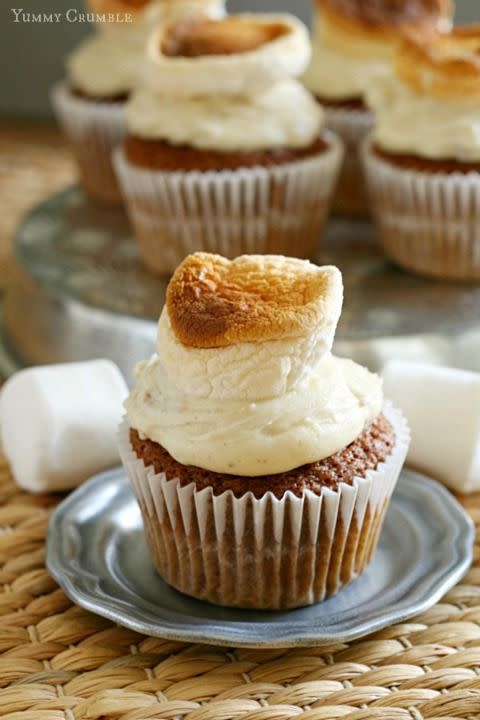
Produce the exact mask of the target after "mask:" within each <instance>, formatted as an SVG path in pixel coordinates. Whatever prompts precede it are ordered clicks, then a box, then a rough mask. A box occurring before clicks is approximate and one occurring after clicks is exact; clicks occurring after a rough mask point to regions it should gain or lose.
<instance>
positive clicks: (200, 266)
mask: <svg viewBox="0 0 480 720" xmlns="http://www.w3.org/2000/svg"><path fill="white" fill-rule="evenodd" d="M341 292H342V291H341V275H340V273H339V271H338V270H337V269H336V268H329V267H326V268H318V267H316V266H315V265H311V264H310V263H307V262H305V261H299V260H296V259H293V258H285V257H282V256H274V255H263V256H262V255H244V256H241V257H239V258H236V259H235V260H233V261H231V260H227V259H226V258H224V257H222V256H220V255H213V254H209V253H194V254H193V255H189V256H188V257H187V258H186V259H185V260H184V261H183V263H182V264H181V265H180V266H179V267H178V268H177V270H176V272H175V274H174V275H173V277H172V279H171V281H170V284H169V287H168V290H167V309H168V315H169V318H170V322H171V325H172V329H173V332H174V333H175V335H176V337H177V339H178V340H179V341H180V342H181V343H182V344H183V345H186V346H188V347H196V348H215V347H216V348H219V347H226V346H229V345H233V344H236V343H245V342H247V343H248V342H264V341H269V340H280V339H282V340H283V339H287V338H294V337H302V336H304V335H306V334H308V333H309V332H311V331H313V330H314V329H315V328H316V327H318V325H319V323H320V324H322V323H323V322H324V321H325V318H326V316H328V315H329V314H330V313H331V312H332V304H333V300H332V298H335V307H336V305H337V302H336V298H337V296H338V294H339V293H341Z"/></svg>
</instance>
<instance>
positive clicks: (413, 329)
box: [0, 187, 480, 378]
mask: <svg viewBox="0 0 480 720" xmlns="http://www.w3.org/2000/svg"><path fill="white" fill-rule="evenodd" d="M294 253H295V248H294V247H292V254H294ZM15 255H16V259H17V268H18V269H17V272H16V273H15V274H14V275H13V276H12V280H11V282H10V283H9V285H8V287H7V292H6V295H5V300H4V313H3V331H2V332H1V333H0V342H1V343H2V345H3V353H0V365H2V366H3V367H0V371H1V370H3V372H7V371H11V369H12V366H17V367H18V366H22V365H25V364H41V363H48V362H66V361H71V360H81V359H90V358H92V357H99V356H104V357H109V358H111V359H112V360H114V361H115V362H116V363H117V364H118V365H119V366H120V368H121V369H122V371H123V372H124V374H125V376H126V377H127V378H130V377H131V374H132V369H133V367H134V365H135V363H136V362H137V361H138V360H140V359H143V358H145V357H147V356H148V355H149V354H150V353H151V352H152V351H153V349H154V346H155V333H156V321H157V319H158V316H159V314H160V311H161V309H162V306H163V302H164V296H165V288H166V283H167V280H168V279H167V278H161V277H158V276H155V275H153V274H151V273H150V272H149V271H148V270H146V269H145V267H144V266H143V265H142V263H141V261H140V259H139V256H138V253H137V248H136V245H135V242H134V241H133V239H132V236H131V231H130V228H129V224H128V221H127V218H126V216H125V214H124V212H123V210H121V209H115V208H109V207H105V206H102V205H97V204H94V203H93V202H92V201H91V200H88V199H87V198H86V196H85V195H84V193H83V192H82V191H81V190H80V189H79V188H77V187H72V188H69V189H68V190H66V191H64V192H62V193H60V194H58V195H55V196H54V197H52V198H50V199H49V200H47V201H46V202H45V203H43V204H42V205H39V206H38V207H37V208H35V209H34V210H33V211H31V212H30V214H29V215H28V216H27V217H26V218H25V220H24V222H23V223H22V225H21V226H20V228H19V230H18V233H17V237H16V241H15ZM317 261H318V262H320V263H331V264H335V265H338V266H339V267H340V269H341V270H342V271H343V276H344V283H345V303H344V310H343V314H342V318H341V321H340V324H339V327H338V331H337V335H336V346H335V350H336V352H337V353H338V354H340V355H346V356H350V357H352V358H353V359H355V360H357V361H359V362H362V363H364V364H366V365H368V366H369V367H370V368H371V369H374V370H378V369H379V368H380V367H381V365H382V364H383V363H384V361H385V360H386V359H388V358H390V357H397V358H398V357H406V358H413V359H419V360H425V361H427V362H438V363H443V364H447V365H454V366H458V367H464V368H471V369H477V370H480V285H465V284H464V285H462V284H450V283H440V282H437V281H433V280H427V279H423V278H420V277H416V276H414V275H410V274H408V273H405V272H403V271H401V270H399V269H398V268H396V267H395V266H394V265H392V264H390V263H389V262H387V261H386V260H385V259H384V258H383V257H382V255H381V254H380V253H379V251H378V250H377V248H376V247H375V242H374V233H373V228H372V226H371V224H370V223H367V222H363V223H361V222H349V221H345V220H343V221H342V220H335V219H334V220H330V222H329V224H328V226H327V229H326V232H325V236H324V238H323V240H322V242H321V243H320V249H319V254H318V257H317ZM5 357H8V362H5Z"/></svg>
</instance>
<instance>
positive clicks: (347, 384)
mask: <svg viewBox="0 0 480 720" xmlns="http://www.w3.org/2000/svg"><path fill="white" fill-rule="evenodd" d="M200 255H201V258H200V263H202V262H204V263H205V273H206V274H205V279H203V274H202V273H201V272H200V275H199V274H198V273H197V272H196V270H197V268H198V262H197V258H198V257H199V256H200ZM208 257H209V256H206V255H205V254H197V255H194V256H190V258H187V260H186V261H184V263H183V264H182V266H180V269H179V270H177V273H176V274H175V275H174V278H173V280H172V283H173V285H172V286H171V287H172V292H171V291H170V288H169V292H168V294H167V306H166V307H165V308H164V310H163V313H162V316H161V319H160V323H159V333H158V355H156V356H154V357H153V358H151V360H149V361H147V362H145V363H141V364H140V365H139V366H138V368H137V372H136V386H135V388H134V390H133V391H132V393H131V394H130V397H129V398H128V400H127V402H126V405H125V407H126V410H127V414H128V418H129V421H130V424H131V426H132V427H133V428H135V429H136V430H137V431H138V432H140V433H141V434H143V435H145V436H147V437H148V438H150V439H151V440H154V441H156V442H158V443H160V444H161V445H162V446H163V447H165V448H166V449H167V451H168V452H169V453H170V454H171V455H172V457H174V458H175V460H177V461H178V462H181V463H182V464H184V465H195V466H197V467H201V468H204V469H207V470H211V471H213V472H221V473H227V474H236V475H240V476H245V477H249V476H258V475H264V474H275V473H281V472H286V471H288V470H291V469H293V468H295V467H299V466H301V465H303V464H305V463H308V462H315V461H317V460H321V459H324V458H325V457H328V456H330V455H332V454H334V453H336V452H338V451H339V450H341V449H343V448H345V447H346V446H347V445H349V444H350V443H351V442H352V441H353V440H355V439H356V438H357V437H358V436H359V435H360V434H361V433H362V432H363V430H364V428H365V426H366V425H368V424H369V423H370V422H372V421H373V420H374V419H375V417H376V416H377V415H378V414H379V413H380V410H381V406H382V402H383V396H382V389H381V380H380V378H379V377H378V376H376V375H374V374H372V373H370V372H369V371H368V370H366V369H365V368H362V367H361V366H359V365H357V364H355V363H354V362H352V361H350V360H345V359H340V358H336V357H334V356H333V355H332V354H331V346H332V342H333V334H334V330H335V326H336V323H337V321H338V317H339V314H340V308H341V280H340V275H339V273H338V270H336V268H316V267H315V266H313V265H311V264H310V263H308V262H306V261H300V260H293V261H292V260H291V259H286V258H276V257H274V256H272V257H271V258H268V257H267V261H266V263H265V261H264V259H261V260H260V259H258V260H257V259H256V257H255V256H251V258H249V257H248V256H245V257H242V258H237V260H235V261H233V262H231V263H229V261H226V260H225V261H224V262H223V264H222V263H221V260H223V259H221V258H220V259H219V258H218V256H211V257H212V258H214V260H213V262H214V263H215V267H217V268H218V273H219V274H218V283H219V285H217V286H216V290H215V292H214V293H213V294H212V295H211V296H210V293H211V292H213V291H212V289H211V287H210V286H211V282H212V280H210V278H211V277H213V275H212V273H210V272H209V271H208V265H207V263H208ZM192 258H193V259H192ZM225 263H229V264H228V265H227V266H225ZM185 264H187V269H189V267H191V268H193V270H194V272H193V273H188V272H186V268H185ZM232 266H233V268H232ZM254 268H256V269H254ZM237 270H238V271H239V272H240V273H242V274H243V275H244V276H245V282H244V283H243V282H242V281H241V279H238V278H239V275H238V273H237V274H235V272H236V271H237ZM255 273H257V277H254V274H255ZM258 273H261V274H262V273H263V279H264V280H266V285H265V283H262V282H261V281H260V280H259V279H258ZM282 273H283V276H284V278H285V284H286V286H287V287H290V288H291V287H293V285H292V283H291V280H292V277H293V280H294V281H295V280H296V279H297V278H298V280H299V284H300V285H301V286H303V287H309V288H310V289H309V290H308V291H307V295H308V298H307V297H305V299H304V301H302V300H301V298H297V299H292V300H289V298H290V295H291V290H290V291H288V290H287V291H285V290H283V289H282V288H281V287H280V286H279V287H275V285H276V283H275V279H276V278H279V277H282ZM178 274H179V275H178ZM269 276H271V279H272V285H273V286H274V287H273V289H271V288H269ZM289 278H290V279H289ZM326 280H327V282H326ZM339 281H340V286H339V285H338V283H339ZM202 283H204V285H205V287H203V286H202ZM176 286H177V287H180V288H183V291H182V297H181V298H179V297H178V295H176V293H175V287H176ZM265 287H266V289H265ZM189 288H191V290H192V291H193V297H196V296H200V298H201V297H202V295H203V293H204V292H205V293H207V295H206V297H205V301H200V302H199V303H198V301H196V302H195V303H194V305H193V306H192V305H191V302H192V300H191V299H190V294H189ZM339 291H340V294H339ZM265 292H266V293H267V297H265ZM172 293H173V295H172ZM227 298H231V302H232V303H234V304H236V306H237V311H236V312H235V311H232V312H233V315H234V318H233V320H232V319H231V318H230V317H227V316H226V318H225V321H223V320H222V321H221V322H220V324H218V322H219V321H218V319H217V320H215V318H216V317H217V315H216V314H217V313H218V312H219V308H220V307H225V302H226V299H227ZM249 302H252V303H254V304H255V305H256V309H257V310H256V312H254V313H253V320H250V321H248V322H250V326H248V323H247V325H245V321H246V318H247V317H248V318H251V317H252V314H251V313H250V312H249V313H248V315H245V308H246V307H247V306H248V305H249ZM304 302H305V303H306V304H304ZM172 303H173V304H172ZM177 303H182V304H183V305H184V306H185V309H186V311H187V312H188V313H193V314H192V315H191V320H192V326H191V327H190V325H187V326H186V327H188V328H189V329H188V330H187V335H186V336H184V339H185V340H187V339H189V338H190V339H189V342H195V345H191V344H188V345H187V344H185V342H182V341H181V340H180V339H179V337H178V334H177V332H176V331H175V329H174V328H175V327H176V326H177V323H178V319H179V318H180V317H183V310H180V309H179V308H178V306H177ZM262 303H264V306H263V309H262ZM227 306H228V308H230V310H231V305H230V304H229V303H227ZM195 308H197V309H195ZM200 308H202V309H200ZM242 308H244V309H242ZM230 310H229V313H228V314H229V316H230V314H232V313H231V312H230ZM198 313H200V314H198ZM212 313H214V314H212ZM197 314H198V315H197ZM269 314H271V315H272V317H273V316H274V315H275V316H277V327H276V329H275V328H272V329H269V328H268V327H267V323H266V318H267V316H268V315H269ZM235 316H236V318H235ZM201 317H202V318H203V323H204V324H203V325H202V324H201V323H202V321H201ZM208 317H211V322H212V323H213V324H214V326H215V327H216V328H222V330H221V333H222V334H221V336H219V335H218V334H217V335H216V338H217V339H216V341H215V343H216V344H215V346H212V347H205V346H202V345H203V342H202V344H201V345H199V343H198V341H197V340H194V338H196V337H197V330H195V329H194V326H195V327H197V328H198V327H200V328H205V333H206V335H205V338H207V337H210V330H209V329H208V323H207V324H205V318H208ZM241 318H245V319H243V320H242V319H241ZM295 318H296V320H295ZM315 318H316V320H317V322H315ZM264 320H265V322H264ZM209 322H210V321H209ZM199 323H200V324H199ZM282 327H283V332H282V330H281V328H282ZM232 333H233V334H234V335H235V336H238V337H242V335H243V336H245V337H249V338H252V339H251V340H250V341H239V342H228V344H219V343H220V342H221V338H224V339H226V338H228V337H232ZM254 337H256V338H257V339H256V340H254V339H253V338H254ZM262 338H264V339H262ZM266 338H268V339H266ZM210 343H211V340H209V341H208V343H207V344H210ZM222 343H223V341H222Z"/></svg>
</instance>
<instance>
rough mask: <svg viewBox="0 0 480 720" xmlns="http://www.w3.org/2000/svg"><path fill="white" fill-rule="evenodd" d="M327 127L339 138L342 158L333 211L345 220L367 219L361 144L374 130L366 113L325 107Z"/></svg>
mask: <svg viewBox="0 0 480 720" xmlns="http://www.w3.org/2000/svg"><path fill="white" fill-rule="evenodd" d="M324 111H325V122H326V125H327V127H328V128H329V129H330V130H332V131H333V132H335V133H336V134H337V135H339V136H340V137H341V139H342V141H343V144H344V146H345V157H344V160H343V164H342V168H341V171H340V175H339V178H338V183H337V187H336V190H335V194H334V196H333V201H332V209H333V211H334V212H336V213H338V214H339V215H345V216H348V217H368V216H369V215H370V208H369V202H368V193H367V188H366V181H365V176H364V171H363V163H362V158H361V149H362V144H363V142H364V140H365V138H366V137H367V136H368V135H369V133H370V131H371V130H372V128H373V115H372V113H371V112H370V111H369V110H355V109H349V108H341V107H340V108H336V107H329V106H324Z"/></svg>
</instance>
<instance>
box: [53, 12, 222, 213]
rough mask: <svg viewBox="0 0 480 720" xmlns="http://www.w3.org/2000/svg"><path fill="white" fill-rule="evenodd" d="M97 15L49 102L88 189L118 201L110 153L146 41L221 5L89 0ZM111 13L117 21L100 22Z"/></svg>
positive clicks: (121, 133) (122, 123) (122, 128)
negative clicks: (169, 24)
mask: <svg viewBox="0 0 480 720" xmlns="http://www.w3.org/2000/svg"><path fill="white" fill-rule="evenodd" d="M88 7H89V10H90V11H91V13H92V15H93V16H98V18H99V19H98V21H97V22H96V25H95V27H96V31H95V33H94V34H93V35H92V36H91V37H89V38H87V40H85V41H84V42H83V43H82V44H81V45H80V46H79V47H78V48H77V49H76V50H75V51H74V52H73V53H72V54H71V55H70V57H69V58H68V61H67V76H68V80H67V82H65V83H61V84H60V85H58V86H56V87H55V88H54V90H53V95H52V99H53V103H54V107H55V109H56V111H57V113H58V116H59V119H60V121H61V124H62V126H63V128H64V130H65V132H66V134H67V136H68V138H69V140H70V141H71V144H72V147H73V151H74V153H75V158H76V161H77V164H78V168H79V171H80V177H81V180H82V183H83V185H84V186H85V188H86V190H87V191H88V192H89V193H90V194H91V195H92V196H94V197H97V198H99V199H101V200H106V201H108V202H120V201H121V193H120V190H119V188H118V185H117V180H116V176H115V173H114V171H113V167H112V160H111V156H112V152H113V149H114V148H115V147H116V146H117V145H118V144H119V143H120V142H121V141H122V139H123V137H124V135H125V104H126V101H127V100H128V97H129V95H130V93H131V91H132V89H133V88H134V87H135V85H136V83H137V80H138V76H139V74H140V73H141V68H142V64H143V60H144V57H145V53H146V45H147V39H148V37H149V35H150V33H151V32H152V30H153V29H154V28H155V27H157V26H158V25H159V24H160V23H162V22H165V21H166V20H167V18H168V19H173V18H176V17H184V16H185V15H190V14H191V13H193V14H197V13H198V14H202V15H203V14H205V15H208V16H212V17H218V16H221V15H222V14H223V12H224V1H223V0H154V1H153V2H150V1H149V0H89V2H88ZM109 14H113V15H114V16H115V17H116V18H117V20H116V21H115V22H111V21H108V18H107V21H105V22H102V21H101V18H102V16H103V15H106V16H108V15H109Z"/></svg>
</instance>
